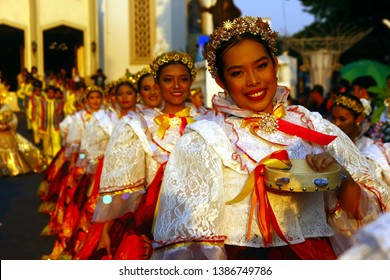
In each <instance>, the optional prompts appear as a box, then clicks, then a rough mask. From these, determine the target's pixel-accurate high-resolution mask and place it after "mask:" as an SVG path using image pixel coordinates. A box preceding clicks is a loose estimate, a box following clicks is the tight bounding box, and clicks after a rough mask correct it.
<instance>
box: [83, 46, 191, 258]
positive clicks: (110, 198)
mask: <svg viewBox="0 0 390 280" xmlns="http://www.w3.org/2000/svg"><path fill="white" fill-rule="evenodd" d="M151 73H152V75H153V77H154V79H155V82H156V84H157V86H158V90H159V92H160V93H161V95H162V97H163V99H164V108H163V109H162V110H161V111H160V110H159V109H158V108H150V109H144V110H143V115H142V117H141V118H140V116H139V117H138V118H137V117H136V116H132V118H130V117H129V116H126V118H124V119H123V121H122V125H120V124H118V126H117V129H116V130H115V131H114V133H113V135H112V137H111V139H110V143H109V145H108V147H107V151H106V153H105V161H104V167H103V172H102V177H101V186H100V197H99V200H98V204H97V206H96V209H95V215H94V220H95V221H96V222H103V223H104V225H103V228H102V233H101V237H100V240H99V243H98V245H97V247H96V249H97V251H95V252H93V253H92V256H89V258H97V257H99V258H101V257H102V256H104V255H106V256H105V258H113V259H148V258H149V257H150V255H151V250H150V249H151V247H150V244H149V240H150V239H151V238H152V236H151V226H152V220H153V215H154V210H155V207H156V203H157V198H158V193H159V188H160V184H161V180H162V174H163V171H164V167H165V164H166V162H167V160H168V158H169V155H170V152H171V150H172V148H173V146H174V145H175V143H176V141H177V140H178V139H179V138H180V136H181V135H182V133H183V131H184V128H185V126H186V125H187V124H188V123H191V122H193V121H194V116H195V115H196V112H195V111H193V110H192V111H191V108H190V107H187V106H186V102H185V101H186V99H187V98H188V96H189V94H190V89H191V84H192V82H193V81H194V79H195V76H196V69H195V67H194V62H193V60H192V58H191V56H190V55H189V54H187V53H184V52H175V51H172V52H166V53H163V54H161V55H160V56H158V57H157V58H156V59H155V60H154V61H153V63H152V64H151ZM157 105H158V104H156V106H157ZM138 119H140V120H141V121H137V120H138ZM143 126H145V128H142V127H143ZM141 128H142V129H141ZM145 129H147V133H146V134H145V132H144V130H145ZM115 135H117V136H115ZM111 141H112V142H111ZM125 155H126V156H125ZM129 155H134V156H129ZM135 159H137V160H135ZM145 193H146V194H145ZM124 196H125V197H126V199H122V197H124ZM137 209H139V210H137ZM84 258H85V257H84Z"/></svg>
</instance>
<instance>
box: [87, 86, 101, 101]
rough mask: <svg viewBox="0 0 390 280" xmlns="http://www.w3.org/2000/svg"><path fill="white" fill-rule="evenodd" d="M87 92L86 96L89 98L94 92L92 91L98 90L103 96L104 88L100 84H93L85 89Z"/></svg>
mask: <svg viewBox="0 0 390 280" xmlns="http://www.w3.org/2000/svg"><path fill="white" fill-rule="evenodd" d="M85 92H86V94H85V96H86V97H87V98H88V96H89V95H90V94H91V93H92V92H98V93H100V95H101V96H103V89H102V88H101V87H99V86H95V85H92V86H88V87H87V90H86V91H85Z"/></svg>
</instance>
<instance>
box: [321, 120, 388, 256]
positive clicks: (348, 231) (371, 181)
mask: <svg viewBox="0 0 390 280" xmlns="http://www.w3.org/2000/svg"><path fill="white" fill-rule="evenodd" d="M322 122H323V123H322V124H321V125H320V126H321V127H322V128H324V129H323V132H325V133H327V134H331V135H337V138H336V139H335V140H334V141H333V142H332V143H331V144H329V145H328V146H326V147H325V150H326V151H327V152H329V153H330V154H331V155H332V156H333V157H334V158H335V159H336V160H337V161H338V162H339V163H340V164H341V165H342V166H344V167H345V168H346V169H347V170H348V172H349V173H350V174H351V176H352V178H353V179H354V180H355V181H356V182H357V183H358V184H359V185H360V188H361V196H360V197H361V198H360V211H361V214H362V216H363V218H362V220H356V219H354V218H351V217H349V215H348V214H347V213H346V212H345V211H344V210H343V209H342V208H341V207H339V204H338V201H337V195H336V193H335V192H329V193H327V196H326V201H327V207H328V208H329V213H330V214H329V216H328V222H329V224H330V225H331V226H332V228H333V230H334V232H335V235H334V237H332V239H331V242H332V245H333V248H334V250H335V252H336V254H338V255H339V254H341V253H342V252H343V251H345V250H346V249H348V248H349V247H350V246H351V244H352V239H351V237H352V235H353V234H354V233H355V232H356V231H357V230H358V229H359V228H360V227H361V226H362V225H365V224H368V223H370V222H372V221H374V220H375V219H377V218H378V216H379V215H380V214H381V213H382V211H381V206H382V202H383V201H386V200H387V196H388V193H387V188H386V185H385V184H384V183H383V182H382V181H381V180H380V179H379V178H378V177H377V176H376V174H375V171H374V170H373V169H372V165H371V164H370V162H369V161H368V159H367V158H366V157H365V156H364V155H363V154H362V153H361V152H360V151H359V150H358V148H357V147H356V145H355V144H354V143H353V142H352V141H351V140H350V138H349V137H348V136H347V135H346V134H345V133H343V132H342V131H341V130H340V129H339V128H338V127H337V126H335V125H333V124H331V123H330V122H329V121H327V120H322Z"/></svg>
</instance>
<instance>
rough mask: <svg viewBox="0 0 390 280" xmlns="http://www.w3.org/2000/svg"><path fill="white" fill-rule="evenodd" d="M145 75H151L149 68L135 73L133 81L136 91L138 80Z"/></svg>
mask: <svg viewBox="0 0 390 280" xmlns="http://www.w3.org/2000/svg"><path fill="white" fill-rule="evenodd" d="M147 74H152V71H151V69H150V67H144V68H142V69H141V70H139V71H138V72H137V73H135V75H134V79H135V84H136V85H137V89H138V83H139V80H140V79H141V78H142V77H144V76H145V75H147ZM138 90H139V89H138Z"/></svg>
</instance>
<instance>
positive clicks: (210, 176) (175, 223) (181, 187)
mask: <svg viewBox="0 0 390 280" xmlns="http://www.w3.org/2000/svg"><path fill="white" fill-rule="evenodd" d="M222 168H223V167H222V160H221V158H220V157H219V156H218V155H217V153H215V151H214V150H213V149H212V148H211V147H210V146H209V145H208V144H207V142H206V141H205V140H204V139H203V138H202V137H201V136H200V135H199V134H198V133H197V132H189V133H187V134H184V135H183V136H182V137H181V138H180V140H179V141H178V142H177V143H176V146H175V148H174V149H173V151H172V153H171V156H170V158H169V161H168V164H167V166H166V169H165V172H164V179H163V183H162V187H161V192H160V202H159V207H158V214H157V219H156V223H155V228H154V239H155V247H156V248H158V247H160V246H165V245H174V244H177V243H181V242H186V244H189V245H188V246H178V247H175V246H173V247H169V246H168V247H166V248H163V249H157V250H156V251H155V254H154V256H153V258H155V259H167V258H168V259H214V258H224V257H223V256H224V253H223V252H224V251H223V241H224V239H225V238H226V237H225V236H222V235H221V233H222V232H223V226H224V224H223V214H224V200H223V193H224V187H223V169H222ZM206 242H207V243H206ZM221 244H222V246H221Z"/></svg>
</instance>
